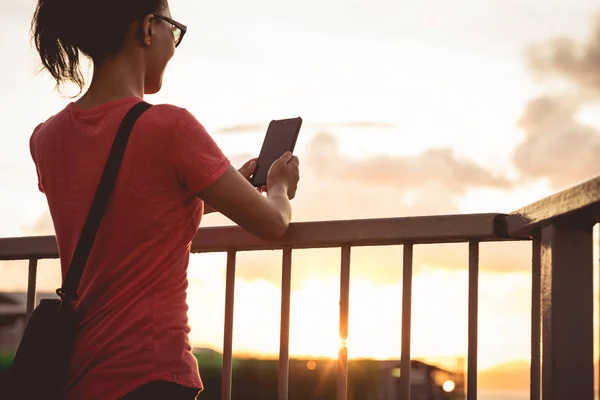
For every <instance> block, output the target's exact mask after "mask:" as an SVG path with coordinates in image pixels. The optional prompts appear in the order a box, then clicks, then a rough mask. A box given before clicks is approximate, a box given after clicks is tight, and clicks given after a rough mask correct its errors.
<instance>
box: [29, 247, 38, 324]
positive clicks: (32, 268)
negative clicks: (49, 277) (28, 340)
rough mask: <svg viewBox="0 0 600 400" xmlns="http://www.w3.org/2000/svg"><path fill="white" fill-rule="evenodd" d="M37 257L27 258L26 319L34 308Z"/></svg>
mask: <svg viewBox="0 0 600 400" xmlns="http://www.w3.org/2000/svg"><path fill="white" fill-rule="evenodd" d="M37 265H38V259H37V258H30V259H29V276H28V279H27V320H28V321H29V317H31V314H32V313H33V309H34V308H35V287H36V282H37Z"/></svg>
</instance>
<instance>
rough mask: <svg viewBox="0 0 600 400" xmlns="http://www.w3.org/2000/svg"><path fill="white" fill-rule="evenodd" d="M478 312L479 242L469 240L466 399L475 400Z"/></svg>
mask: <svg viewBox="0 0 600 400" xmlns="http://www.w3.org/2000/svg"><path fill="white" fill-rule="evenodd" d="M478 313H479V242H477V241H475V240H471V241H470V242H469V316H468V318H469V324H468V336H469V339H468V350H467V400H477V350H478V347H477V339H478V337H477V335H478V334H477V328H478V322H477V321H478V318H477V317H478Z"/></svg>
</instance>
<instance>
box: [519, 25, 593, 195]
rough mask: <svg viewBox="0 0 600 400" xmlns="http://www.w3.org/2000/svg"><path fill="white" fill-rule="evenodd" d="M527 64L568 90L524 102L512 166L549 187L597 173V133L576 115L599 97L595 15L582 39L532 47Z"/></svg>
mask: <svg viewBox="0 0 600 400" xmlns="http://www.w3.org/2000/svg"><path fill="white" fill-rule="evenodd" d="M527 62H528V65H529V67H530V68H531V70H532V71H533V72H534V73H536V74H537V75H538V76H539V77H542V78H547V77H551V78H559V79H562V80H564V81H566V82H568V83H569V84H570V86H571V88H570V91H567V92H564V91H563V92H560V93H552V94H546V95H541V96H539V97H536V98H534V99H532V100H531V101H529V103H528V104H527V105H526V106H525V109H524V110H523V113H522V116H521V118H520V120H519V122H518V126H519V128H520V129H521V130H522V131H523V133H524V135H525V137H524V139H523V141H522V142H521V143H520V144H519V145H518V146H517V148H516V149H515V151H514V153H513V162H514V164H515V166H516V167H517V168H518V169H519V170H520V172H521V174H522V176H523V178H525V179H543V178H546V179H548V180H549V183H550V185H551V186H552V188H553V189H563V188H565V187H568V186H571V185H573V184H576V183H578V182H580V181H582V180H585V179H590V178H592V177H594V176H595V175H598V174H599V173H600V158H599V157H598V154H599V151H600V131H599V130H598V129H597V128H595V127H593V126H589V125H586V124H584V123H581V122H580V121H578V119H577V115H578V113H579V111H580V110H581V108H582V107H583V106H585V105H587V104H589V103H593V102H595V101H597V100H599V99H600V14H599V15H598V16H597V17H596V19H595V24H594V27H593V30H592V35H591V37H590V38H588V39H587V40H586V41H585V42H583V43H578V42H576V41H574V40H572V39H569V38H555V39H552V40H550V41H549V42H548V43H545V44H542V45H536V46H533V47H532V48H531V49H530V50H529V52H528V55H527Z"/></svg>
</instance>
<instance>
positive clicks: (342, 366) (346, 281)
mask: <svg viewBox="0 0 600 400" xmlns="http://www.w3.org/2000/svg"><path fill="white" fill-rule="evenodd" d="M349 302H350V246H349V245H344V246H342V265H341V274H340V351H339V354H338V371H337V382H338V384H337V400H347V399H348V345H347V343H346V341H347V339H348V310H349Z"/></svg>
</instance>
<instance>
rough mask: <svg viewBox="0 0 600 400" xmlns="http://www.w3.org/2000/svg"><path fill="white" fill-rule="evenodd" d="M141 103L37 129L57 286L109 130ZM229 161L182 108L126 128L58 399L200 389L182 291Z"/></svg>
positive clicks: (105, 107)
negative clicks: (206, 195)
mask: <svg viewBox="0 0 600 400" xmlns="http://www.w3.org/2000/svg"><path fill="white" fill-rule="evenodd" d="M139 101H141V99H139V98H136V97H134V98H127V99H121V100H116V101H112V102H109V103H106V104H102V105H99V106H97V107H94V108H91V109H81V108H79V107H77V106H76V105H75V104H74V103H71V104H69V105H68V106H67V107H65V109H64V110H62V111H61V112H59V113H58V114H56V115H55V116H53V117H51V118H50V119H48V121H46V122H45V123H43V124H41V125H40V126H38V127H37V128H36V129H35V131H34V133H33V135H32V136H31V141H30V145H31V154H32V157H33V160H34V162H35V164H36V167H37V172H38V178H39V188H40V190H41V191H42V192H44V193H45V194H46V197H47V199H48V206H49V208H50V213H51V215H52V220H53V222H54V228H55V232H56V239H57V242H58V250H59V253H60V259H61V267H62V277H63V279H64V277H65V275H66V272H67V269H68V266H69V262H70V260H71V256H72V254H73V251H74V249H75V246H76V244H77V241H78V240H79V235H80V233H81V229H82V227H83V224H84V221H85V218H86V216H87V214H88V211H89V208H90V205H91V203H92V198H93V196H94V194H95V192H96V188H97V186H98V182H99V181H100V176H101V174H102V171H103V169H104V165H105V163H106V160H107V158H108V153H109V150H110V147H111V146H112V143H113V140H114V138H115V135H116V132H117V129H118V127H119V124H120V123H121V121H122V119H123V117H124V116H125V114H126V113H127V111H129V109H130V108H131V107H132V106H133V105H134V104H136V103H137V102H139ZM228 166H229V160H228V159H227V158H226V157H225V156H224V155H223V153H222V152H221V151H220V149H219V148H218V146H217V145H216V144H215V142H214V141H213V140H212V138H211V137H210V136H209V134H208V133H207V132H206V130H205V129H204V127H202V125H201V124H200V123H199V122H198V121H197V120H196V119H195V118H194V116H193V115H192V114H190V113H189V112H188V111H187V110H185V109H183V108H178V107H175V106H171V105H155V106H154V107H152V108H150V109H149V110H148V111H146V112H145V113H144V114H143V115H142V116H141V117H140V118H139V119H138V121H137V123H136V124H135V126H134V128H133V131H132V133H131V137H130V139H129V143H128V145H127V149H126V151H125V156H124V158H123V163H122V165H121V169H120V171H119V176H118V179H117V182H116V186H115V189H114V191H113V194H112V197H111V200H110V202H109V204H108V207H107V209H106V212H105V214H104V218H103V220H102V224H101V226H100V229H99V231H98V235H97V237H96V240H95V243H94V247H93V249H92V251H91V254H90V257H89V261H88V263H87V265H86V267H85V271H84V273H83V277H82V278H81V282H80V286H79V291H78V295H79V298H78V300H77V301H76V302H75V304H74V306H75V310H76V311H77V312H78V313H79V315H80V316H81V320H80V321H79V323H78V326H77V333H76V339H75V343H74V348H73V354H72V358H71V365H70V368H69V379H68V384H67V387H66V391H67V393H68V399H87V400H92V399H116V398H119V397H121V396H123V395H125V394H127V393H128V392H130V391H132V390H133V389H135V388H137V387H139V386H141V385H143V384H145V383H147V382H150V381H153V380H165V381H170V382H176V383H178V384H181V385H184V386H188V387H192V388H198V389H201V388H202V382H201V380H200V375H199V372H198V364H197V361H196V359H195V357H194V355H193V354H192V352H191V345H190V342H189V339H188V334H189V331H190V328H189V325H188V318H187V309H188V306H187V303H186V289H187V286H188V281H187V266H188V261H189V253H190V244H191V241H192V239H193V237H194V235H195V233H196V231H197V229H198V226H199V224H200V219H201V216H202V213H203V202H202V201H201V200H200V199H199V198H198V197H197V196H195V195H194V194H195V193H197V192H199V191H200V190H202V189H204V188H206V187H207V186H209V185H210V184H212V183H213V182H214V181H215V180H217V179H218V178H219V177H220V176H221V175H222V174H223V172H224V171H225V170H226V169H227V167H228Z"/></svg>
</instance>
